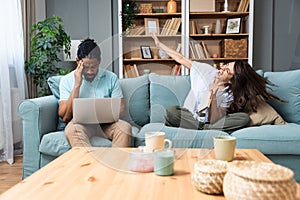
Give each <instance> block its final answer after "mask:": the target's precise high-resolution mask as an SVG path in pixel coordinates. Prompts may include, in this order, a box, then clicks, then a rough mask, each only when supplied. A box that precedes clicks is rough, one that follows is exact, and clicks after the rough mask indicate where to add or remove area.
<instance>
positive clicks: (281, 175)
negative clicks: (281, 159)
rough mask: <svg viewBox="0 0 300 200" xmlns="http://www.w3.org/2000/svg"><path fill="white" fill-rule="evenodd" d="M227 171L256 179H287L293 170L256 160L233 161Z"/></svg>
mask: <svg viewBox="0 0 300 200" xmlns="http://www.w3.org/2000/svg"><path fill="white" fill-rule="evenodd" d="M228 171H229V172H232V173H234V174H235V175H237V176H240V177H243V178H247V179H252V180H256V181H272V182H274V181H287V180H290V179H292V178H293V177H294V172H293V171H292V170H290V169H289V168H287V167H283V166H281V165H277V164H274V163H266V162H257V161H233V162H231V163H230V164H229V165H228Z"/></svg>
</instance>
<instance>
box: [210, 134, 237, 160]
mask: <svg viewBox="0 0 300 200" xmlns="http://www.w3.org/2000/svg"><path fill="white" fill-rule="evenodd" d="M235 146H236V138H235V137H233V136H216V137H214V150H215V155H216V158H217V160H224V161H232V160H233V158H234V151H235Z"/></svg>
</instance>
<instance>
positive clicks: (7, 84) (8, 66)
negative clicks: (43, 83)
mask: <svg viewBox="0 0 300 200" xmlns="http://www.w3.org/2000/svg"><path fill="white" fill-rule="evenodd" d="M0 2H1V12H0V26H1V31H0V161H7V162H8V163H10V164H11V163H13V162H14V159H13V157H14V144H16V143H21V141H22V124H21V119H20V117H19V116H18V113H17V109H18V105H19V103H20V101H21V100H23V99H25V91H26V90H25V89H26V82H25V81H26V80H25V73H24V44H23V31H22V14H21V0H9V1H7V0H0Z"/></svg>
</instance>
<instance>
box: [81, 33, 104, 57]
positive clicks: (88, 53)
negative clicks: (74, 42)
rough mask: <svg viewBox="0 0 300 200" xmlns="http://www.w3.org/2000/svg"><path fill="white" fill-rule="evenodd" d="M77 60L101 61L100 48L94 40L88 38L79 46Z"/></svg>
mask: <svg viewBox="0 0 300 200" xmlns="http://www.w3.org/2000/svg"><path fill="white" fill-rule="evenodd" d="M77 58H78V59H79V60H82V59H83V58H95V59H97V60H100V59H101V51H100V48H99V46H98V45H97V43H96V42H95V41H94V40H93V39H90V38H87V39H85V40H83V41H82V42H81V43H80V44H79V45H78V50H77Z"/></svg>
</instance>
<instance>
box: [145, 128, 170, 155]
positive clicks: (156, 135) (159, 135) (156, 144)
mask: <svg viewBox="0 0 300 200" xmlns="http://www.w3.org/2000/svg"><path fill="white" fill-rule="evenodd" d="M165 136H166V133H164V132H148V133H145V144H146V148H147V149H149V150H152V151H156V150H161V149H164V148H165V144H166V143H168V149H170V148H172V141H171V140H169V139H165Z"/></svg>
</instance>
